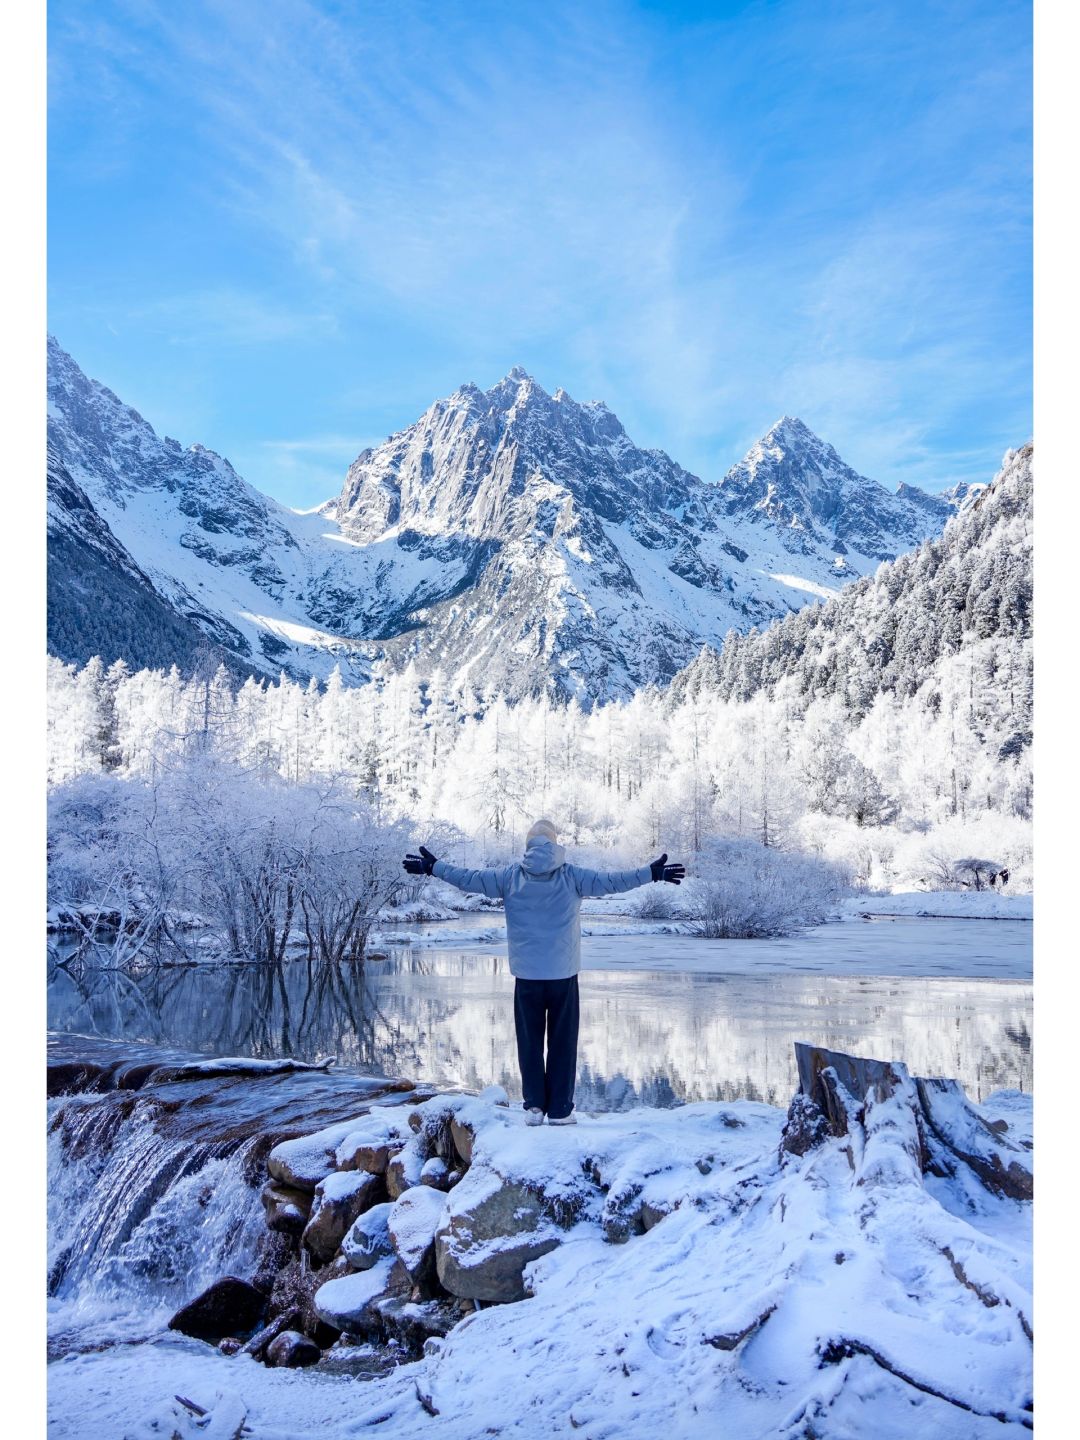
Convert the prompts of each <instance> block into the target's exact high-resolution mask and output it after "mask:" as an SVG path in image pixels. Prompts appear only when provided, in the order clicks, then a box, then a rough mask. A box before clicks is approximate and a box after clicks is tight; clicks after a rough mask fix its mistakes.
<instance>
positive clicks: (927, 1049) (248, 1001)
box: [48, 950, 1032, 1110]
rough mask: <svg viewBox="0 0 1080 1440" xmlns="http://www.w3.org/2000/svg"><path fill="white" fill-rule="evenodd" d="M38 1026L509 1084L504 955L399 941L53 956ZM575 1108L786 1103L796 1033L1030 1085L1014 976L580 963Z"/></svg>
mask: <svg viewBox="0 0 1080 1440" xmlns="http://www.w3.org/2000/svg"><path fill="white" fill-rule="evenodd" d="M48 996H49V1024H50V1028H52V1029H53V1030H55V1031H59V1032H62V1033H65V1034H67V1035H80V1034H81V1035H93V1036H99V1037H104V1038H109V1039H115V1040H125V1041H129V1042H132V1043H136V1042H137V1043H142V1044H150V1045H156V1046H161V1047H169V1048H176V1049H181V1050H184V1051H188V1052H195V1053H199V1054H204V1055H248V1056H253V1057H256V1058H259V1059H272V1058H275V1057H277V1056H281V1055H290V1056H293V1057H294V1058H296V1059H300V1060H307V1061H317V1060H324V1059H326V1058H327V1057H330V1056H333V1057H335V1058H336V1060H337V1062H338V1064H339V1065H341V1066H343V1067H349V1068H352V1069H355V1070H357V1071H360V1072H363V1073H368V1074H384V1075H404V1076H408V1077H409V1078H411V1079H414V1080H420V1081H431V1082H433V1083H435V1084H438V1085H442V1086H460V1087H465V1088H469V1089H478V1088H480V1087H481V1086H483V1085H487V1084H491V1083H492V1082H497V1083H500V1084H502V1085H504V1086H505V1087H506V1088H507V1090H508V1091H509V1092H510V1093H511V1094H512V1095H515V1096H516V1095H517V1094H518V1093H519V1090H518V1076H517V1064H516V1048H515V1041H514V1026H513V981H512V978H511V976H510V975H509V973H508V970H507V964H506V959H505V957H503V956H497V955H485V954H477V953H464V952H446V951H442V952H439V953H437V954H436V953H432V952H430V951H425V950H412V951H409V950H405V951H403V952H401V953H399V954H396V955H395V956H394V957H393V958H392V959H388V960H383V961H374V960H372V961H370V962H369V963H368V964H367V965H366V966H364V967H356V966H352V965H338V964H333V963H331V962H325V961H323V962H319V961H309V960H306V959H297V960H285V961H283V962H278V963H275V964H272V965H266V964H263V965H247V964H236V963H229V964H204V965H200V966H197V967H188V968H174V967H160V966H159V967H148V968H146V969H144V970H141V971H140V970H130V969H129V970H126V971H123V972H121V971H115V970H101V969H92V968H90V967H89V966H82V967H72V966H69V965H65V964H61V963H57V961H56V960H55V959H54V960H53V962H52V963H51V964H50V969H49V985H48ZM581 998H582V1010H581V1041H580V1049H579V1076H578V1105H579V1107H580V1108H581V1109H592V1110H607V1109H621V1108H624V1107H626V1106H629V1105H634V1104H641V1103H645V1104H649V1105H657V1106H668V1105H673V1104H679V1103H682V1102H685V1101H693V1100H706V1099H707V1100H737V1099H754V1100H764V1101H766V1102H768V1103H770V1104H776V1105H786V1103H787V1101H788V1099H789V1098H790V1096H791V1093H792V1092H793V1090H794V1089H795V1087H796V1084H797V1080H796V1074H795V1067H794V1054H793V1050H792V1042H793V1041H794V1040H805V1041H808V1042H809V1043H812V1044H820V1045H825V1046H827V1047H829V1048H832V1049H839V1050H845V1051H847V1052H849V1053H854V1054H861V1055H869V1056H877V1057H879V1058H888V1059H900V1060H904V1061H905V1062H906V1063H907V1064H908V1066H909V1067H910V1069H911V1070H912V1071H913V1072H914V1073H916V1074H920V1075H948V1076H954V1077H956V1078H957V1079H959V1080H960V1081H961V1083H962V1084H963V1085H964V1086H965V1088H966V1089H967V1090H968V1092H969V1093H970V1094H971V1095H972V1097H973V1098H975V1099H979V1098H981V1097H983V1096H985V1095H987V1094H989V1093H990V1092H991V1091H992V1090H995V1089H1000V1088H1003V1087H1013V1088H1017V1089H1029V1088H1030V1084H1031V1060H1032V1057H1031V1034H1030V1020H1031V986H1030V984H1029V983H1027V982H1024V981H987V980H971V979H947V978H943V977H933V978H923V977H912V978H904V979H897V978H895V977H894V978H888V977H884V978H882V977H872V976H839V975H821V974H805V973H804V974H787V975H769V976H745V975H744V976H731V975H728V976H722V975H702V974H693V975H691V974H681V973H678V972H663V973H661V972H655V971H651V972H650V971H628V970H623V971H612V970H594V971H586V972H584V973H583V974H582V977H581Z"/></svg>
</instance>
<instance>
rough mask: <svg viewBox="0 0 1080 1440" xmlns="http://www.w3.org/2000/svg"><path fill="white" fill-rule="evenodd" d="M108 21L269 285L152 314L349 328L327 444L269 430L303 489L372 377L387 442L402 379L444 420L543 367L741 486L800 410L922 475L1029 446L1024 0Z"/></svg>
mask: <svg viewBox="0 0 1080 1440" xmlns="http://www.w3.org/2000/svg"><path fill="white" fill-rule="evenodd" d="M78 8H79V7H78V6H77V5H76V4H75V3H74V0H72V6H71V9H72V11H76V10H78ZM80 13H81V14H82V15H83V19H82V21H81V22H80V23H81V29H80V30H79V33H78V40H79V43H80V46H81V47H82V50H83V51H85V53H86V64H87V66H88V71H89V73H90V74H91V76H93V77H95V78H94V79H93V85H94V86H95V87H96V93H98V92H99V93H100V94H101V95H102V96H103V97H104V102H103V103H108V104H110V105H111V104H114V103H118V101H117V99H116V97H118V96H121V95H123V94H126V93H127V90H126V89H125V85H124V83H123V82H124V77H125V76H126V75H128V74H129V72H130V71H131V69H132V67H133V66H134V65H136V64H137V68H138V71H139V75H140V77H141V81H142V83H143V85H144V87H145V88H146V89H148V90H150V91H152V92H153V93H154V94H155V95H156V96H157V97H158V103H159V105H160V106H167V105H168V104H170V103H172V102H173V101H175V103H176V104H177V105H178V106H179V107H180V108H181V109H182V112H183V115H184V122H185V124H189V125H191V126H192V127H193V131H194V136H195V139H194V142H193V143H195V144H197V146H198V147H199V150H200V154H201V156H202V157H204V161H205V163H204V164H203V166H202V167H201V173H200V176H199V183H200V185H201V191H200V199H201V201H202V203H203V204H205V206H206V207H207V210H208V212H212V213H213V214H215V215H223V214H227V215H228V216H229V217H230V220H231V222H232V223H234V224H236V225H237V226H239V227H241V228H242V231H243V233H245V234H246V235H248V236H254V237H257V242H256V243H257V246H258V253H257V255H255V256H254V257H253V258H255V259H256V260H258V261H259V262H261V264H262V266H263V268H264V269H266V270H267V271H268V272H271V273H270V274H269V276H267V275H264V276H260V277H258V278H257V279H256V278H255V277H253V278H252V281H251V283H250V284H249V285H248V284H245V285H241V284H238V283H237V281H236V277H235V274H234V275H232V276H231V277H230V283H228V284H224V283H222V284H218V283H217V282H216V281H215V282H214V283H210V282H209V279H208V283H207V285H206V287H205V289H203V290H201V291H199V293H197V294H191V295H187V296H184V295H180V296H177V295H175V294H171V293H166V295H165V296H164V297H163V298H156V299H151V300H147V301H145V302H140V304H139V305H138V306H137V307H133V311H132V313H133V314H135V313H136V311H137V313H138V316H139V317H140V319H141V321H142V322H143V323H145V324H146V325H150V326H154V327H158V328H159V329H160V333H162V334H164V335H166V336H167V337H168V338H169V339H170V340H172V341H173V342H174V343H176V344H178V345H184V344H194V343H201V342H203V341H207V342H214V343H220V344H222V345H229V344H234V343H253V344H258V343H263V342H266V343H271V342H275V341H284V342H288V341H292V340H300V339H305V338H312V337H314V338H317V339H318V338H324V339H326V340H327V341H329V340H337V341H342V342H347V344H348V348H349V354H348V356H347V368H346V369H345V370H343V372H342V373H341V374H339V375H338V376H336V377H335V380H336V383H335V386H334V390H333V396H334V404H335V405H336V407H337V408H336V409H334V408H333V407H330V408H328V409H327V410H326V412H325V414H324V415H323V416H314V417H313V416H311V415H310V414H307V415H305V416H300V415H298V416H296V417H295V420H294V423H296V424H299V425H304V424H306V423H312V425H313V429H312V434H313V436H314V438H313V439H312V440H310V441H303V440H299V441H281V442H271V443H269V444H267V445H265V446H262V447H256V446H254V445H251V446H249V447H248V449H249V454H250V456H251V457H252V459H253V460H258V461H259V462H261V463H263V464H268V463H270V462H271V461H272V462H273V464H274V466H276V467H278V470H277V473H279V474H281V475H284V474H285V468H284V467H287V466H292V467H293V469H294V472H298V471H299V468H300V467H301V466H307V467H309V468H308V469H307V470H306V471H305V473H306V474H307V475H308V476H309V477H314V478H313V479H312V480H311V483H312V484H314V483H316V480H319V481H320V482H321V479H322V478H323V476H324V474H325V473H326V472H324V471H322V470H315V469H313V468H310V467H313V466H315V464H316V462H317V460H318V458H319V457H324V458H325V457H329V456H331V455H332V454H333V450H332V442H333V440H335V439H336V438H337V437H336V435H335V434H332V433H331V432H332V431H336V429H337V427H339V426H345V427H347V426H348V425H349V415H348V414H347V413H344V412H343V411H342V408H341V405H342V400H341V397H342V396H345V395H348V396H353V397H357V399H356V404H357V423H358V428H359V430H360V431H361V432H363V431H366V430H368V429H371V428H373V427H374V426H375V425H377V424H381V423H382V420H383V418H384V416H386V414H387V409H388V406H387V394H388V392H389V391H392V390H393V389H394V387H397V389H398V390H399V392H400V390H401V385H402V381H401V377H402V375H403V374H406V375H410V376H413V377H414V380H413V382H411V383H410V391H409V393H410V397H411V396H412V394H413V392H414V391H415V393H416V394H417V395H418V396H419V397H420V400H419V402H418V403H419V404H420V405H421V406H422V405H423V404H426V403H427V402H428V401H429V400H430V399H432V398H433V397H434V395H435V394H436V393H440V391H441V392H443V393H445V390H446V389H447V388H449V387H450V385H451V384H456V383H458V382H459V381H460V380H464V379H466V378H471V379H474V380H476V381H478V382H479V383H481V384H484V383H491V382H492V381H493V380H494V379H495V378H496V377H497V376H498V375H499V374H501V373H503V372H504V371H505V370H506V369H507V368H509V365H510V364H512V363H514V362H516V361H518V360H522V361H524V362H525V363H526V364H528V365H529V366H530V368H532V369H535V370H537V371H538V372H540V371H541V365H548V366H550V367H551V372H552V373H550V374H544V373H541V374H540V378H541V379H542V380H544V381H545V382H546V383H548V384H549V385H551V386H554V385H555V384H558V383H562V384H565V385H566V386H567V388H568V389H569V390H571V392H572V393H574V394H575V395H578V396H579V398H604V399H606V400H607V401H608V402H609V403H610V404H612V406H613V408H615V409H616V410H618V412H619V413H620V415H621V417H622V418H623V420H624V421H625V423H626V424H627V427H628V429H629V430H630V432H631V434H633V435H634V436H635V438H637V439H639V440H641V441H643V442H644V443H650V444H658V445H662V446H663V447H664V448H665V449H667V450H669V451H670V452H671V453H672V454H673V455H675V456H676V457H677V458H678V459H679V460H680V461H681V462H682V463H684V464H686V465H687V466H688V467H689V468H692V469H695V470H697V471H698V472H699V473H701V474H704V475H706V476H707V477H708V478H717V477H718V476H719V475H720V474H722V473H723V471H724V470H725V469H726V468H727V466H728V464H730V463H731V462H732V460H734V459H735V458H737V456H738V454H739V453H741V448H740V447H742V448H744V447H745V445H748V444H749V443H750V442H751V441H752V440H753V439H754V438H756V436H757V435H758V434H760V433H761V431H762V430H763V429H764V428H765V427H766V426H767V425H768V423H770V421H772V420H773V419H775V418H776V416H777V415H779V414H780V413H782V412H784V411H788V412H792V411H794V412H797V413H800V414H802V415H803V418H804V419H805V420H806V421H807V423H809V424H811V425H813V426H814V427H815V428H816V429H818V430H819V431H821V432H822V433H823V434H825V436H826V438H828V439H830V440H832V441H833V443H834V444H836V445H837V447H838V448H839V449H840V450H841V453H843V454H844V455H845V456H846V457H847V458H849V459H850V460H851V461H852V463H854V464H857V465H858V466H859V468H861V469H863V470H865V471H867V473H871V474H875V475H877V476H878V477H879V478H881V479H883V480H886V481H888V482H890V483H891V482H895V481H896V480H898V479H900V478H905V479H908V480H913V481H916V482H919V481H920V480H921V481H923V482H924V483H927V484H930V485H936V484H938V483H939V482H940V483H941V484H945V483H949V482H950V481H951V480H953V479H956V478H981V477H982V476H983V475H984V473H985V468H986V464H987V453H988V449H989V451H990V452H999V451H1000V449H1002V448H1004V442H1005V441H1012V442H1016V441H1019V440H1022V439H1023V438H1025V436H1024V435H1022V434H1018V433H1015V431H1016V430H1017V429H1018V427H1022V426H1023V424H1024V423H1025V417H1026V414H1027V395H1028V389H1029V375H1028V364H1029V361H1028V355H1029V348H1028V337H1027V335H1026V334H1024V333H1017V334H1016V335H1015V336H1014V335H1012V334H1011V333H1009V329H1008V327H1009V325H1010V324H1013V323H1015V317H1016V316H1020V317H1022V316H1023V315H1024V313H1025V302H1026V297H1025V296H1024V295H1023V294H1022V293H1015V294H1013V293H1008V292H1007V287H1008V286H1009V285H1012V286H1013V287H1014V289H1015V288H1016V287H1017V285H1019V284H1020V281H1019V280H1018V278H1017V277H1022V275H1023V267H1024V263H1025V255H1026V245H1027V230H1028V226H1029V213H1028V207H1027V203H1026V189H1025V175H1026V169H1025V167H1026V165H1027V155H1026V147H1027V144H1028V129H1027V124H1026V104H1027V102H1026V91H1025V85H1026V81H1025V75H1026V70H1025V65H1026V58H1025V54H1024V53H1023V51H1022V49H1021V51H1020V52H1019V53H1017V52H1016V37H1017V35H1019V34H1021V33H1022V25H1020V26H1018V23H1017V17H1018V16H1020V18H1021V19H1022V15H1021V7H1020V6H1019V5H1015V4H1009V3H1002V4H1000V5H997V6H994V7H980V6H978V5H975V4H972V5H967V6H965V5H964V4H963V3H962V0H961V3H958V4H956V5H950V6H949V7H936V6H933V5H926V6H922V5H915V6H912V5H908V4H895V5H893V4H883V5H880V6H873V7H866V6H865V5H860V4H843V3H842V4H839V5H835V6H829V7H827V10H826V9H819V8H818V7H805V6H802V5H798V4H779V5H776V6H769V7H757V6H751V7H747V8H746V9H745V10H744V9H741V8H740V9H739V10H738V11H737V12H736V11H735V10H732V11H731V12H729V11H728V9H727V8H726V7H718V9H717V11H716V12H715V13H710V14H709V15H708V16H707V17H706V18H705V19H704V20H701V21H686V22H684V21H682V20H681V19H680V18H679V15H678V12H675V11H672V12H671V13H668V12H667V11H666V10H665V8H664V7H660V8H659V10H653V11H652V12H648V11H646V10H644V9H640V8H638V7H636V6H635V5H633V4H631V3H621V0H597V3H595V4H591V5H588V6H582V5H578V4H574V5H570V4H562V3H554V4H552V5H550V6H546V7H543V8H540V7H511V6H505V5H494V4H487V3H484V0H470V3H468V4H455V3H452V0H448V3H445V4H440V5H438V6H434V5H430V6H429V5H423V4H418V5H410V6H409V7H402V6H400V5H396V4H391V3H366V4H365V5H364V6H363V7H332V8H331V7H327V6H325V5H321V4H318V3H315V0H275V3H274V4H273V5H272V6H267V5H265V4H262V3H255V0H228V3H227V4H218V3H213V0H203V3H200V0H192V3H190V4H186V5H183V6H176V5H171V4H162V3H155V0H126V3H125V4H124V7H123V9H122V10H121V11H120V12H116V11H113V12H112V15H113V18H112V20H111V21H110V20H107V19H105V18H103V16H102V14H100V13H99V7H96V6H89V7H83V9H82V11H81V12H80ZM133 36H136V37H137V44H136V43H135V41H134V40H133V38H132V37H133ZM63 48H64V47H63V46H61V49H63ZM133 53H134V55H135V57H136V58H135V59H133ZM928 57H929V59H930V60H932V70H933V77H932V79H933V83H932V84H931V83H930V82H929V81H928V79H927V75H928V73H929V70H928V63H927V62H928ZM64 63H66V64H67V65H68V69H69V70H70V56H69V57H68V60H67V61H65V62H64ZM64 73H65V72H63V71H62V72H61V82H62V83H63V84H68V83H70V78H69V79H68V80H65V79H64ZM879 92H880V93H879ZM121 108H123V107H121ZM136 108H137V107H136ZM130 113H131V107H130V106H129V107H128V109H127V110H125V111H124V115H125V117H127V118H126V119H125V122H124V125H123V126H121V127H120V130H121V133H122V134H123V135H128V134H129V133H130V126H129V125H128V120H129V119H130ZM864 122H865V125H866V126H871V127H873V126H876V127H877V130H876V131H875V134H878V135H880V136H881V139H880V143H868V142H867V141H866V140H865V139H864V137H863V135H862V133H861V131H862V129H863V128H864ZM125 126H128V128H125ZM988 126H992V127H993V140H992V143H987V142H986V140H985V135H984V132H985V131H986V130H987V127H988ZM271 255H273V256H275V257H278V259H279V260H280V263H281V266H282V267H284V269H283V271H282V272H281V273H285V274H287V276H288V283H287V284H286V285H284V286H283V287H282V288H283V290H284V292H285V293H287V295H288V299H287V300H286V299H282V301H281V303H280V305H279V304H277V303H276V301H275V300H274V299H273V298H271V299H269V300H268V299H267V297H268V296H270V297H274V296H275V295H276V293H277V292H276V291H275V289H274V288H273V285H274V280H273V274H274V273H277V272H275V269H274V266H273V265H271V264H270V263H269V260H268V257H269V256H271ZM1002 255H1008V256H1009V258H1010V265H1011V267H1012V268H1011V270H1009V271H1008V273H1007V274H1006V273H1003V270H1002V265H1001V263H1000V257H1001V256H1002ZM1021 288H1022V286H1021ZM434 351H437V352H438V356H439V360H438V365H437V366H436V364H435V362H434V361H432V360H431V359H430V354H431V352H434ZM458 357H460V358H458ZM477 357H479V364H478V363H477ZM451 362H452V363H454V364H455V365H457V366H458V367H459V369H460V371H461V373H458V374H455V375H453V376H452V378H451V379H450V380H449V381H448V380H447V379H446V374H445V372H446V369H447V366H448V364H450V363H451ZM484 366H486V367H487V370H486V372H485V370H484V369H483V368H482V367H484ZM436 371H437V378H436ZM365 396H368V397H376V396H377V403H376V401H375V400H374V399H373V400H372V403H370V404H368V405H367V407H366V408H365V406H364V403H363V402H364V397H365ZM988 397H997V398H996V400H995V399H991V400H988ZM408 404H409V405H410V406H411V405H412V404H413V400H412V398H410V400H409V401H408ZM413 418H414V413H413V411H412V410H411V409H410V410H405V409H404V408H403V409H402V410H401V412H400V413H398V414H397V415H396V416H394V417H393V419H392V420H390V419H388V423H387V424H386V427H385V428H387V429H390V428H396V427H397V426H399V425H404V424H407V423H408V422H409V421H410V420H411V419H413ZM290 420H293V417H290ZM341 433H342V436H343V437H344V435H345V434H347V433H348V432H347V429H345V430H342V432H341ZM324 441H325V442H326V448H320V446H321V445H322V444H323V442H324ZM289 447H295V448H289ZM349 458H351V456H350V457H349ZM253 478H254V477H253ZM339 478H340V477H339Z"/></svg>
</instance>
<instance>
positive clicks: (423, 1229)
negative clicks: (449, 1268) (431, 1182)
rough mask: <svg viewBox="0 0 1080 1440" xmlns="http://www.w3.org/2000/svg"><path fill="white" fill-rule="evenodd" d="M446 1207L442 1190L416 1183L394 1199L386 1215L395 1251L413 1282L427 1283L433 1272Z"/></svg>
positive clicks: (387, 1226)
mask: <svg viewBox="0 0 1080 1440" xmlns="http://www.w3.org/2000/svg"><path fill="white" fill-rule="evenodd" d="M445 1209H446V1198H445V1196H444V1195H443V1194H442V1193H441V1191H438V1190H433V1189H432V1188H431V1187H430V1186H427V1185H416V1186H414V1187H413V1188H412V1189H411V1190H406V1191H405V1193H404V1194H403V1195H402V1196H401V1197H400V1198H399V1199H398V1200H397V1201H395V1203H394V1207H393V1209H392V1210H391V1211H390V1214H389V1215H388V1216H387V1218H386V1228H387V1230H388V1231H389V1234H390V1240H391V1243H392V1244H393V1246H394V1251H395V1253H396V1255H397V1257H398V1259H399V1260H400V1261H401V1263H402V1265H404V1267H405V1269H406V1270H407V1271H408V1274H409V1278H410V1279H411V1280H412V1281H413V1283H414V1284H418V1285H423V1284H426V1283H427V1282H428V1281H430V1279H431V1277H432V1274H433V1273H434V1268H435V1234H436V1231H437V1230H438V1229H439V1226H440V1224H441V1222H442V1219H443V1214H444V1212H445Z"/></svg>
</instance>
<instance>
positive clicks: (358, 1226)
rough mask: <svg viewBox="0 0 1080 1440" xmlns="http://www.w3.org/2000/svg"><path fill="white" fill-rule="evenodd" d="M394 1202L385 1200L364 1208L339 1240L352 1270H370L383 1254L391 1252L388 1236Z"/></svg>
mask: <svg viewBox="0 0 1080 1440" xmlns="http://www.w3.org/2000/svg"><path fill="white" fill-rule="evenodd" d="M393 1208H394V1202H393V1201H391V1200H385V1201H383V1203H382V1204H381V1205H373V1206H372V1207H371V1209H370V1210H365V1211H364V1213H363V1214H362V1215H361V1216H359V1217H358V1218H357V1219H356V1220H355V1221H354V1222H353V1224H352V1226H351V1227H350V1229H349V1231H348V1233H347V1234H346V1236H345V1238H344V1239H343V1240H342V1242H341V1253H342V1255H344V1257H345V1259H346V1260H347V1261H348V1262H349V1264H350V1265H351V1266H352V1268H353V1269H354V1270H370V1269H371V1267H372V1266H373V1265H374V1264H376V1263H377V1262H378V1261H379V1260H382V1259H383V1258H384V1257H385V1256H387V1255H391V1254H393V1250H394V1242H393V1241H392V1240H391V1238H390V1228H389V1220H390V1212H391V1210H393Z"/></svg>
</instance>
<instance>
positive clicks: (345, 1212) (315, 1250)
mask: <svg viewBox="0 0 1080 1440" xmlns="http://www.w3.org/2000/svg"><path fill="white" fill-rule="evenodd" d="M385 1194H386V1186H385V1184H384V1183H383V1179H382V1176H380V1175H372V1174H370V1173H369V1172H368V1171H367V1170H339V1171H336V1172H335V1173H334V1174H332V1175H327V1177H326V1179H325V1180H320V1181H319V1183H318V1185H316V1187H315V1200H314V1203H313V1204H312V1207H311V1218H310V1220H309V1221H308V1223H307V1226H306V1228H305V1230H304V1235H303V1240H304V1244H305V1246H306V1247H307V1249H308V1250H309V1251H310V1253H311V1254H312V1255H313V1256H314V1257H315V1259H316V1260H331V1259H332V1258H333V1257H334V1256H335V1255H336V1254H337V1252H338V1249H339V1247H340V1246H341V1242H342V1241H343V1240H344V1238H345V1234H346V1232H347V1231H348V1230H349V1228H350V1227H351V1225H352V1223H353V1221H354V1220H355V1219H356V1218H357V1217H358V1216H359V1215H361V1214H362V1213H363V1212H364V1211H365V1210H367V1209H370V1207H371V1206H372V1205H374V1204H376V1203H377V1202H378V1201H380V1200H382V1198H383V1197H384V1196H385Z"/></svg>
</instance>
